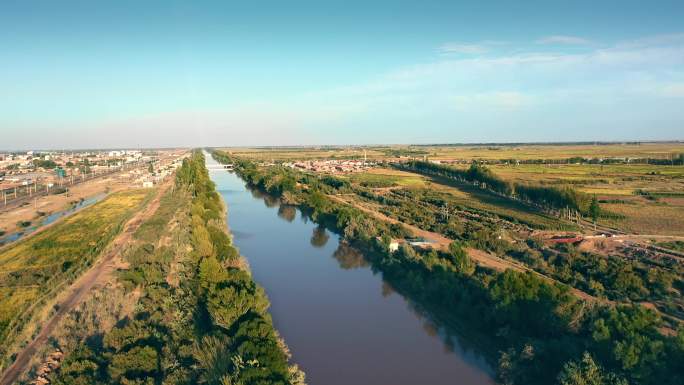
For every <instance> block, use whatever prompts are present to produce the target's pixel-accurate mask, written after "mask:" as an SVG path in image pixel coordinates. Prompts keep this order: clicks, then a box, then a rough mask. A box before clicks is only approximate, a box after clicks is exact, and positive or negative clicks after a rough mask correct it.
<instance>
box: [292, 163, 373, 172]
mask: <svg viewBox="0 0 684 385" xmlns="http://www.w3.org/2000/svg"><path fill="white" fill-rule="evenodd" d="M283 166H285V167H290V168H293V169H298V170H305V171H313V172H324V173H331V174H335V173H350V172H360V171H366V170H368V169H369V168H372V167H375V166H376V163H375V162H370V161H366V160H348V159H347V160H343V159H328V160H309V161H299V162H287V163H283Z"/></svg>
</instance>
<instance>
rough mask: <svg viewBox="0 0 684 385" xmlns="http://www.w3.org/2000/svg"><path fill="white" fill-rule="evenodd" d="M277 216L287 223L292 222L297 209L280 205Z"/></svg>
mask: <svg viewBox="0 0 684 385" xmlns="http://www.w3.org/2000/svg"><path fill="white" fill-rule="evenodd" d="M278 216H279V217H280V218H282V219H284V220H286V221H288V222H292V221H294V219H295V217H297V209H296V208H294V206H290V205H280V207H278Z"/></svg>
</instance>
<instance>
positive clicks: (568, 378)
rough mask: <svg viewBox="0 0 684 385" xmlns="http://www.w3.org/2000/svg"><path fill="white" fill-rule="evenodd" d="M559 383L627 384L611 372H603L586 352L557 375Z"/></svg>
mask: <svg viewBox="0 0 684 385" xmlns="http://www.w3.org/2000/svg"><path fill="white" fill-rule="evenodd" d="M558 383H559V384H560V385H627V381H625V380H624V379H620V378H617V377H616V376H615V375H613V374H612V373H608V374H606V373H604V370H603V368H601V367H600V366H599V365H598V364H597V363H596V362H594V359H593V358H592V357H591V355H590V354H589V353H588V352H584V355H582V359H581V360H579V361H570V362H568V363H566V364H565V366H563V370H562V371H561V372H560V374H559V375H558Z"/></svg>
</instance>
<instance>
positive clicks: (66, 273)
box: [0, 190, 149, 354]
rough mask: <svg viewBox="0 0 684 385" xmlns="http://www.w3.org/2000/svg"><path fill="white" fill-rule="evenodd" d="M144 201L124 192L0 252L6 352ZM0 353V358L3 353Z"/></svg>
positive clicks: (0, 331)
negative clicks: (51, 299)
mask: <svg viewBox="0 0 684 385" xmlns="http://www.w3.org/2000/svg"><path fill="white" fill-rule="evenodd" d="M147 198H149V191H142V190H136V191H128V192H122V193H117V194H114V195H112V196H110V197H108V198H107V199H105V200H103V201H102V202H99V203H98V204H95V205H94V206H92V207H90V208H87V209H84V210H83V211H82V212H79V213H77V214H74V215H73V216H71V217H69V218H67V219H65V220H64V221H63V222H61V223H58V224H55V225H54V226H52V227H51V228H49V229H46V230H45V231H42V232H40V233H38V234H36V235H34V236H32V237H30V238H27V239H25V240H22V241H19V242H17V243H16V244H12V245H9V246H7V247H5V248H4V249H2V250H1V251H0V284H1V285H2V286H1V287H0V340H2V341H3V342H4V343H3V348H7V347H9V345H10V344H11V341H12V340H13V339H14V338H15V337H16V336H17V333H18V332H19V331H20V330H21V329H22V328H23V327H25V326H26V323H27V322H28V321H29V319H30V318H31V315H32V312H33V311H35V310H36V309H38V308H40V306H41V305H42V304H44V303H45V302H46V301H47V300H48V299H49V298H51V297H52V296H54V295H55V294H56V293H57V292H58V291H59V290H61V289H63V288H64V287H65V285H66V284H67V283H68V282H70V281H71V280H73V279H74V278H76V277H77V276H78V275H79V274H80V273H81V272H82V271H83V270H84V269H86V268H87V267H88V266H90V265H91V264H92V263H93V261H94V260H95V259H96V257H97V256H98V255H100V253H101V252H102V251H103V250H104V249H105V247H106V246H107V245H108V244H109V242H110V241H111V240H112V239H113V238H114V237H115V236H116V235H117V234H118V233H119V232H120V231H121V228H122V226H123V224H124V223H125V222H126V221H127V220H128V218H130V217H131V216H132V215H133V213H134V212H135V211H136V210H137V209H139V208H140V207H141V205H142V204H143V203H144V202H145V200H146V199H147ZM3 354H4V353H3Z"/></svg>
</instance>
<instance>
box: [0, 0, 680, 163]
mask: <svg viewBox="0 0 684 385" xmlns="http://www.w3.org/2000/svg"><path fill="white" fill-rule="evenodd" d="M682 20H684V3H683V2H681V1H650V2H645V1H630V0H622V1H584V0H577V1H571V2H569V1H549V0H547V1H520V2H514V1H467V2H466V1H455V0H451V1H431V0H422V1H373V2H371V1H350V0H347V1H334V2H333V1H289V2H283V1H252V2H246V1H245V2H232V1H215V2H213V1H194V2H187V1H182V2H181V1H178V2H176V1H116V2H101V1H79V2H75V1H31V0H20V1H12V0H4V1H2V2H0V130H1V131H2V139H0V149H14V148H63V147H66V148H75V147H130V146H141V147H147V146H197V145H217V146H218V145H296V144H373V143H436V142H450V143H457V142H458V143H461V142H516V141H575V140H666V139H680V140H681V139H684V135H683V133H684V108H682V106H684V23H683V22H682Z"/></svg>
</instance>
